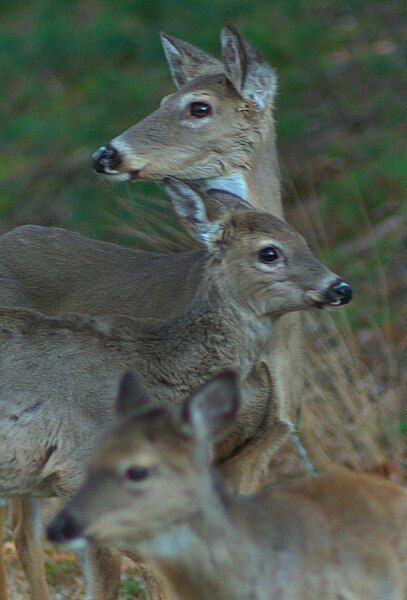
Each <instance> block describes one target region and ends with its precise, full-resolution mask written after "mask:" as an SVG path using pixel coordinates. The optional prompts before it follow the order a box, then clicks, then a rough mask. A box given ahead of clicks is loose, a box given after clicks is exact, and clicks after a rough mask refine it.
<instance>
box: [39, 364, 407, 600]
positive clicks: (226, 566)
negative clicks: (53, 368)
mask: <svg viewBox="0 0 407 600" xmlns="http://www.w3.org/2000/svg"><path fill="white" fill-rule="evenodd" d="M116 410H117V415H118V422H117V423H116V425H115V426H114V428H113V429H112V430H111V431H110V432H109V433H107V434H105V436H104V437H103V438H102V439H101V440H100V442H99V445H98V446H97V448H96V449H95V451H94V452H93V454H92V458H91V461H90V465H89V472H88V477H87V479H86V482H85V483H84V484H83V486H82V487H81V488H80V490H79V491H78V492H77V493H76V494H75V496H74V497H73V498H72V499H71V500H70V501H69V502H68V504H67V505H66V506H65V507H64V508H63V509H62V510H61V511H60V512H59V513H57V515H56V516H55V517H54V519H53V520H52V521H51V524H50V525H49V527H48V537H49V539H51V540H52V541H54V542H58V543H61V542H63V543H65V544H67V543H75V544H76V545H80V544H81V543H83V544H84V543H85V541H86V540H87V541H88V542H89V541H90V542H94V541H95V540H97V541H99V542H103V543H105V544H109V545H111V546H114V547H116V548H118V549H126V550H129V549H132V550H134V551H137V552H140V553H141V554H142V555H143V556H145V557H147V558H148V559H149V560H150V561H151V562H152V563H153V564H154V566H155V568H156V569H157V571H158V572H159V573H160V574H161V577H162V578H163V580H164V581H165V582H166V584H167V587H168V588H169V592H170V594H169V597H170V598H171V599H175V598H177V599H180V600H285V599H287V600H291V599H294V598H295V599H297V598H298V599H299V598H304V599H309V600H338V599H345V598H346V599H353V598H354V599H355V600H356V599H357V600H384V599H385V598H386V600H387V599H389V600H390V599H391V600H404V598H405V597H406V592H407V580H406V576H407V571H406V567H407V534H406V531H407V530H406V525H407V493H406V490H405V489H403V488H402V487H401V486H398V485H396V484H394V483H390V482H388V481H385V480H383V479H380V478H378V477H376V476H374V475H367V474H363V475H362V474H356V473H352V472H351V471H347V470H345V469H342V470H338V472H334V473H331V474H328V475H326V476H324V477H321V478H318V479H313V480H309V481H305V482H302V483H296V484H294V485H293V484H291V485H290V486H286V487H279V488H277V489H273V488H265V489H264V490H263V491H261V492H260V493H257V494H255V495H250V496H237V495H233V494H231V493H230V492H229V491H228V490H227V489H226V488H224V486H223V485H222V483H221V481H219V478H218V477H217V473H216V472H215V471H214V470H213V467H212V465H211V455H212V447H213V446H216V444H217V443H218V442H219V440H220V439H223V438H224V437H225V436H227V435H228V432H229V431H230V430H231V428H233V427H234V418H235V417H236V415H237V414H238V413H239V410H240V409H239V403H238V378H237V377H236V376H235V375H234V374H233V373H231V372H229V373H222V374H219V375H217V376H215V377H214V378H213V379H211V380H210V381H209V382H207V383H206V384H204V385H202V386H201V387H200V388H199V389H198V390H197V391H196V392H195V393H194V394H193V395H192V396H189V397H188V399H187V400H186V402H185V404H184V408H183V411H182V413H181V414H182V417H181V418H180V416H179V414H177V415H175V414H174V413H173V412H172V411H170V410H169V408H168V407H167V406H164V405H162V406H161V407H157V405H156V404H155V403H152V402H151V400H150V399H149V396H148V394H147V393H146V391H145V389H144V388H143V386H142V384H141V383H140V381H139V380H138V379H136V378H135V377H134V376H131V374H127V375H126V376H125V377H124V378H123V380H122V384H121V391H120V393H119V396H118V399H117V403H116Z"/></svg>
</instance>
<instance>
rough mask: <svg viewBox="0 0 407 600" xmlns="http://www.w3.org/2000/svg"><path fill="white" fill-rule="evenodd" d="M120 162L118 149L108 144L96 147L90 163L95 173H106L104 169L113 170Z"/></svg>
mask: <svg viewBox="0 0 407 600" xmlns="http://www.w3.org/2000/svg"><path fill="white" fill-rule="evenodd" d="M121 162H122V161H121V158H120V155H119V153H118V151H117V150H116V148H113V146H110V145H109V144H108V145H107V146H102V147H101V148H98V149H97V150H96V152H94V153H93V154H92V164H93V168H94V169H95V171H96V173H106V172H107V173H108V171H106V169H112V170H114V171H115V170H116V169H117V168H118V167H119V166H120V164H121Z"/></svg>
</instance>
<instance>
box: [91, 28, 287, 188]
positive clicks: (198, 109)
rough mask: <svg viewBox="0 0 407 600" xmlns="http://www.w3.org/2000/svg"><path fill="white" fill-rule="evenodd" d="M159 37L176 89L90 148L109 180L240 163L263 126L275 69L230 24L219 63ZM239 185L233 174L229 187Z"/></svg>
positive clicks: (202, 173) (203, 175) (184, 174)
mask: <svg viewBox="0 0 407 600" xmlns="http://www.w3.org/2000/svg"><path fill="white" fill-rule="evenodd" d="M161 40H162V45H163V48H164V52H165V55H166V58H167V61H168V64H169V67H170V70H171V73H172V76H173V79H174V82H175V85H176V86H177V88H178V91H176V92H175V93H174V94H171V95H169V96H167V97H165V98H164V99H163V100H162V103H161V106H160V108H158V109H157V110H156V111H154V112H153V113H152V114H150V115H149V116H147V117H146V118H145V119H143V120H142V121H141V122H140V123H138V124H136V125H134V126H133V127H130V129H128V130H127V131H125V132H124V133H121V134H120V135H119V136H117V137H115V138H114V139H113V140H112V141H110V142H109V143H108V144H107V145H105V146H102V147H101V148H99V149H98V150H96V152H95V153H94V154H93V157H92V160H93V165H94V168H95V170H96V171H97V172H98V173H104V174H105V175H108V176H109V177H110V178H112V179H113V180H114V179H116V180H119V181H129V180H135V179H143V180H155V181H160V180H162V179H163V178H164V177H165V176H166V175H167V174H171V175H174V177H179V178H180V179H187V180H198V179H208V178H214V177H219V176H222V177H223V176H225V175H229V174H232V173H235V172H240V171H242V170H245V169H247V163H248V156H249V154H250V153H251V151H252V148H253V146H254V142H255V139H256V136H257V137H258V136H262V135H263V133H264V130H265V127H270V125H269V123H270V116H269V113H270V110H271V107H272V103H273V98H274V94H275V88H276V76H275V73H274V71H273V70H272V69H271V67H269V66H268V65H267V64H266V63H265V62H264V60H263V58H262V57H261V56H260V54H259V53H258V51H257V50H256V48H255V47H254V46H253V45H252V44H251V43H250V42H249V41H248V40H246V39H245V38H243V37H242V36H241V35H240V34H239V33H238V32H237V31H235V30H234V29H232V28H231V27H224V29H223V30H222V34H221V44H222V62H220V61H218V60H216V59H215V58H213V57H212V56H210V55H208V54H206V53H205V52H203V51H202V50H200V49H199V48H196V47H194V46H192V45H191V44H188V43H186V42H183V41H181V40H178V39H175V38H172V37H169V36H167V35H165V34H162V36H161ZM266 120H267V123H268V124H267V125H265V124H264V123H265V122H266ZM242 185H243V183H242V182H241V181H239V178H237V180H236V183H235V186H236V188H240V187H241V186H242ZM236 191H237V194H236V195H238V196H242V192H241V190H240V189H237V190H236Z"/></svg>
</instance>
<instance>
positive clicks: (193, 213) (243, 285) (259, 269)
mask: <svg viewBox="0 0 407 600" xmlns="http://www.w3.org/2000/svg"><path fill="white" fill-rule="evenodd" d="M165 189H166V191H167V193H168V195H169V196H170V198H171V201H172V204H173V206H174V209H175V211H176V213H177V215H178V217H179V219H180V220H181V222H182V224H183V226H184V227H185V229H187V231H188V232H189V233H190V234H191V235H192V236H193V237H194V238H195V239H196V240H198V241H199V242H200V243H201V244H204V245H205V246H206V247H207V249H208V252H209V254H210V257H211V274H212V276H213V277H215V278H216V281H217V285H218V288H219V290H220V291H221V292H222V293H223V295H224V298H227V300H228V302H230V303H233V302H234V303H235V304H236V305H239V306H240V307H242V308H243V309H247V310H249V311H250V312H251V313H254V314H255V315H256V316H266V315H278V314H279V313H281V314H282V313H286V312H291V311H297V310H306V309H309V308H313V307H314V308H323V307H325V306H340V305H343V304H346V303H348V302H349V301H350V300H351V297H352V292H351V288H350V286H349V285H348V284H347V283H345V282H344V281H342V280H341V279H340V278H338V276H337V275H335V274H334V273H332V271H330V270H329V269H327V268H326V267H325V266H324V265H323V264H321V263H320V262H319V261H318V260H317V259H316V258H315V257H314V256H313V254H312V253H311V251H310V249H309V247H308V245H307V243H306V241H305V239H304V238H303V237H302V235H300V234H299V233H298V232H297V231H296V230H295V229H294V228H293V227H291V225H289V224H288V223H286V222H285V221H283V220H281V219H279V218H278V217H275V216H273V215H271V214H269V213H263V212H259V211H253V210H244V207H241V210H239V211H234V212H233V213H227V214H226V215H224V216H223V217H222V218H221V219H219V220H209V219H208V217H207V213H206V208H205V197H204V195H203V194H200V193H198V192H196V191H194V190H193V189H191V188H190V187H189V186H187V185H186V184H185V183H182V182H180V181H178V180H175V179H173V178H167V179H166V180H165Z"/></svg>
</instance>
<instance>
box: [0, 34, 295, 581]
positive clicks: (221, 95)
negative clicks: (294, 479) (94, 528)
mask: <svg viewBox="0 0 407 600" xmlns="http://www.w3.org/2000/svg"><path fill="white" fill-rule="evenodd" d="M162 43H163V47H164V50H165V54H166V57H167V60H168V64H169V66H170V69H171V73H172V75H173V79H174V82H175V84H176V86H177V88H178V91H177V92H176V93H175V94H172V95H171V96H169V97H167V98H165V99H164V101H163V103H162V106H161V107H160V108H159V109H158V110H157V111H155V112H154V113H152V114H151V115H149V116H148V117H146V118H145V119H144V120H143V121H141V122H140V123H139V124H138V125H135V126H134V127H132V128H130V129H129V130H128V131H126V132H125V133H123V134H122V135H119V136H118V137H117V138H115V139H114V140H113V141H112V142H111V143H110V144H109V145H108V146H107V147H104V148H102V149H100V150H99V151H98V152H96V153H95V155H94V158H93V160H94V165H95V168H96V170H97V171H99V172H103V173H104V174H105V175H108V176H109V177H110V178H111V179H122V180H123V179H132V180H134V179H149V180H158V181H159V180H162V179H163V178H164V177H165V176H166V175H168V174H172V175H178V176H180V177H182V178H183V179H184V180H188V181H193V182H194V185H196V186H197V187H198V188H201V189H204V190H206V191H207V192H208V193H207V196H206V205H207V208H208V209H209V213H210V214H211V216H213V217H216V216H217V215H218V214H219V213H221V212H223V211H224V210H225V209H233V208H235V207H241V206H244V205H247V203H249V204H250V205H251V206H252V207H253V208H254V209H258V210H264V209H266V210H267V211H271V212H273V213H274V214H276V215H277V216H281V214H282V208H281V194H280V181H279V173H278V165H277V157H276V148H275V128H274V120H273V115H272V108H273V101H274V96H275V89H276V76H275V73H274V71H273V70H272V69H271V68H270V67H269V66H268V65H267V64H266V63H265V62H264V60H263V58H262V57H261V56H260V55H259V53H258V51H257V50H256V48H254V47H253V45H252V44H251V43H250V42H249V41H247V40H246V39H244V38H243V37H242V36H241V35H240V34H239V33H237V32H236V31H234V30H233V29H232V28H230V27H225V28H224V29H223V31H222V37H221V43H222V61H218V60H216V59H214V58H213V57H211V56H209V55H208V54H206V53H205V52H203V51H202V50H200V49H198V48H195V47H194V46H192V45H191V44H188V43H186V42H183V41H180V40H177V39H175V38H171V37H169V36H166V35H163V36H162ZM201 276H202V252H201V251H199V250H197V251H195V252H188V253H182V254H177V255H172V256H168V255H166V256H162V255H159V254H155V255H154V254H152V253H144V252H141V251H136V250H130V249H127V248H122V247H119V246H116V245H112V244H107V243H104V242H99V241H97V240H92V239H89V238H85V237H83V236H80V235H78V234H76V233H73V232H69V231H64V230H62V229H56V228H45V227H36V226H23V227H19V228H16V229H14V230H13V231H11V232H9V233H7V234H5V235H3V236H0V283H1V285H0V305H2V306H13V307H14V306H21V307H27V308H33V309H36V310H40V311H41V312H44V313H45V314H48V315H61V314H65V313H67V312H77V313H84V314H91V315H106V314H107V315H111V314H129V315H133V316H137V317H138V318H150V317H154V318H170V317H174V316H176V315H178V314H181V313H182V312H183V311H184V309H185V306H186V305H187V304H188V302H189V301H190V300H191V298H192V296H193V295H194V293H195V292H196V290H197V288H198V286H199V284H200V281H201ZM146 299H147V300H146ZM274 337H275V340H274V349H273V359H272V361H273V365H272V367H273V369H272V370H273V373H274V381H273V384H274V386H273V387H274V389H273V395H274V397H275V398H276V399H277V402H276V406H277V411H276V421H280V422H285V423H292V422H293V421H294V418H295V414H296V412H297V409H298V407H299V405H300V402H301V398H302V383H303V375H302V364H303V359H304V358H303V351H302V339H301V326H300V320H299V317H298V315H296V314H289V315H285V316H284V318H282V319H280V320H279V322H278V323H277V324H276V327H275V336H274ZM270 360H271V359H270V358H269V359H268V361H267V362H270ZM293 365H295V366H294V368H293ZM24 505H25V501H24V500H22V501H20V502H19V507H21V506H23V507H24ZM19 512H21V511H19ZM31 513H32V507H28V506H26V507H25V514H26V515H27V516H28V515H30V514H31ZM16 522H18V523H19V527H18V531H17V539H20V538H21V546H22V547H23V548H24V547H25V545H26V539H30V540H33V539H34V538H33V535H32V533H31V534H27V533H26V532H27V529H28V528H29V520H28V519H27V518H26V519H24V515H17V519H16ZM24 522H25V523H26V524H25V526H24ZM31 554H32V556H40V551H39V549H37V551H34V552H32V553H31ZM25 555H26V552H25V551H22V552H21V556H22V557H24V556H25ZM31 562H32V561H31ZM34 571H35V572H37V573H38V572H39V571H40V569H39V565H37V567H36V568H34ZM42 579H44V578H42ZM40 587H41V589H43V587H44V586H43V585H41V586H40Z"/></svg>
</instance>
